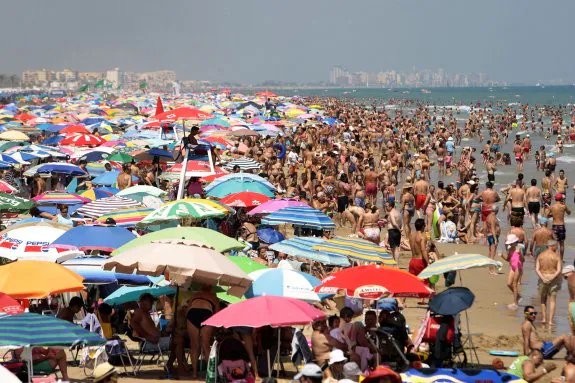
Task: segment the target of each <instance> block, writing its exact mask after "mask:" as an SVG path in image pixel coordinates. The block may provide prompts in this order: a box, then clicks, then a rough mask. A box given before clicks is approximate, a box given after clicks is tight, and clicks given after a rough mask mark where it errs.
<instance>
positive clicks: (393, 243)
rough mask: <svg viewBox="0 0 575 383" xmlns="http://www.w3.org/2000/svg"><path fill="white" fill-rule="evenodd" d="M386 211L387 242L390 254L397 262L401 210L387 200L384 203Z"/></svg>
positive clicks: (401, 223)
mask: <svg viewBox="0 0 575 383" xmlns="http://www.w3.org/2000/svg"><path fill="white" fill-rule="evenodd" d="M385 207H386V210H387V213H388V220H387V243H388V245H389V248H390V249H391V255H392V256H393V259H395V261H396V262H397V261H398V260H399V246H400V245H401V228H402V226H403V220H402V217H401V212H400V211H399V210H397V209H396V208H395V204H394V203H390V202H388V203H387V204H386V205H385Z"/></svg>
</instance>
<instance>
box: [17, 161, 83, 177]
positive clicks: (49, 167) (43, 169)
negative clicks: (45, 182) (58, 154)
mask: <svg viewBox="0 0 575 383" xmlns="http://www.w3.org/2000/svg"><path fill="white" fill-rule="evenodd" d="M37 173H42V174H66V175H69V176H87V175H88V173H87V172H85V171H84V170H82V168H80V167H79V166H76V165H73V164H67V163H65V162H48V163H45V164H40V165H36V166H32V167H31V168H30V169H28V170H26V171H25V172H24V175H25V176H26V177H32V176H34V175H35V174H37Z"/></svg>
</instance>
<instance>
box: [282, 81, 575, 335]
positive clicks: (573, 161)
mask: <svg viewBox="0 0 575 383" xmlns="http://www.w3.org/2000/svg"><path fill="white" fill-rule="evenodd" d="M277 93H278V94H279V95H284V96H294V95H299V96H308V97H309V96H316V97H317V96H319V97H337V98H340V99H344V100H349V102H354V103H363V104H366V105H369V106H371V105H372V104H374V103H375V105H376V106H377V107H378V108H383V107H385V108H386V109H395V108H397V107H398V106H397V104H398V103H399V102H398V100H418V101H421V102H424V103H425V104H427V105H429V107H430V108H429V110H430V111H433V110H435V113H436V114H438V115H442V114H444V113H446V112H448V111H452V112H453V114H454V116H455V118H456V120H457V122H458V125H460V126H463V125H464V124H465V121H466V120H467V118H468V115H469V114H468V113H469V110H470V107H471V106H474V107H476V106H481V107H489V108H491V109H492V110H493V112H494V113H497V111H498V110H501V109H502V108H507V107H512V108H515V109H516V111H517V117H518V120H519V121H521V118H522V116H521V114H520V113H521V110H520V109H519V108H520V106H521V105H524V104H529V105H530V106H532V107H537V108H542V107H544V106H551V105H553V106H556V107H558V106H566V107H565V109H564V113H563V118H564V121H566V122H568V121H569V120H570V115H569V113H571V110H572V107H571V106H572V105H573V100H574V97H575V85H574V86H521V87H492V88H428V89H421V88H420V89H379V88H358V89H349V88H345V89H334V88H329V89H301V90H298V89H294V90H283V91H281V92H280V91H278V92H277ZM434 107H436V108H435V109H434ZM413 108H414V106H412V107H410V106H407V107H405V106H404V107H402V110H403V111H404V112H405V113H410V112H412V111H413ZM543 122H544V127H545V128H547V127H548V126H549V125H550V123H551V121H550V119H549V118H547V117H544V118H543ZM527 128H528V130H529V134H530V136H531V137H530V138H531V140H532V144H533V148H534V150H535V148H539V147H540V146H541V145H544V146H545V148H546V151H547V152H550V151H556V147H555V141H556V138H557V137H556V136H552V137H551V139H550V140H546V139H545V138H544V137H543V136H542V135H540V134H538V133H535V134H534V133H533V132H531V131H530V130H531V129H530V125H529V124H528V125H527ZM517 133H519V132H517V131H515V132H512V133H511V135H510V140H509V142H508V143H507V144H506V145H504V146H503V152H506V153H510V154H512V141H513V140H512V138H513V136H514V134H517ZM484 136H485V137H487V132H484ZM483 144H484V143H481V142H479V141H478V140H477V139H476V138H472V139H470V138H464V139H463V140H462V146H471V147H473V148H476V149H477V150H476V153H477V154H476V157H477V160H478V161H477V163H478V175H479V177H480V179H481V182H482V183H483V182H485V181H487V176H486V172H485V170H484V169H483V168H482V165H481V154H480V152H481V150H482V146H483ZM459 149H460V148H459ZM511 158H512V165H510V166H498V170H497V172H496V173H495V176H496V185H495V188H496V189H497V190H500V189H502V188H504V187H506V186H508V185H509V184H510V183H511V182H512V181H514V180H515V179H516V178H517V171H516V168H515V161H514V157H513V155H511ZM560 169H563V170H565V173H566V176H567V178H568V179H569V180H570V185H575V142H574V143H568V144H566V145H564V149H563V153H561V154H557V172H558V171H559V170H560ZM523 173H524V175H525V181H526V184H530V181H531V179H532V178H535V179H536V180H537V182H538V184H540V182H541V179H542V177H543V172H541V171H537V170H536V169H535V162H534V160H533V155H531V159H530V160H527V161H525V163H524V170H523ZM431 177H432V179H431V182H432V183H433V184H437V181H439V180H442V181H444V182H445V183H446V184H447V183H449V182H455V175H454V176H452V177H446V176H439V175H438V174H437V173H433V172H432V174H431ZM567 204H568V206H569V207H570V208H571V210H573V213H572V215H571V216H570V217H566V220H565V221H566V229H567V240H566V248H565V258H564V263H565V264H575V262H574V260H575V192H574V189H573V188H570V189H569V191H568V192H567ZM499 220H500V225H501V228H502V233H503V235H502V238H504V235H505V233H506V232H507V231H508V229H509V225H508V220H507V218H506V213H503V212H501V209H500V213H499ZM524 228H525V230H526V232H527V235H528V236H529V237H530V236H531V233H532V227H531V222H530V220H529V218H528V216H526V219H525V224H524ZM503 242H504V240H501V242H500V243H503ZM498 251H500V252H503V251H505V249H504V248H503V245H500V248H499V249H498ZM534 263H535V262H534V260H533V259H531V258H528V259H527V260H526V262H525V269H524V277H523V279H522V294H523V296H524V299H523V300H522V302H521V303H522V305H526V304H532V305H534V306H535V307H537V309H538V310H539V304H540V302H539V299H538V296H537V277H536V274H535V267H534V266H535V265H534ZM504 270H508V268H505V269H504ZM486 273H487V272H486ZM500 277H506V276H503V275H502V276H500ZM486 278H488V276H487V275H486ZM568 297H569V295H568V291H567V286H566V283H564V284H563V288H562V290H561V291H559V293H558V295H557V315H556V318H555V321H556V323H555V326H553V327H552V328H549V329H548V331H549V333H548V335H547V336H548V337H552V336H555V335H557V334H562V333H567V332H569V331H570V330H569V323H568V320H567V302H568ZM509 301H510V302H511V293H510V292H509ZM494 310H498V311H501V313H502V314H503V315H511V316H513V317H515V319H516V320H517V323H518V334H519V324H520V323H521V322H522V320H523V315H522V309H520V310H518V311H514V312H511V311H509V310H507V309H506V307H505V305H500V306H498V308H494Z"/></svg>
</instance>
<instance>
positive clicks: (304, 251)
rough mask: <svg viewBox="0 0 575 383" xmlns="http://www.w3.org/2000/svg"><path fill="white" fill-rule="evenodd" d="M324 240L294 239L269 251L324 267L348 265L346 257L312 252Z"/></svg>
mask: <svg viewBox="0 0 575 383" xmlns="http://www.w3.org/2000/svg"><path fill="white" fill-rule="evenodd" d="M323 242H324V240H323V239H321V238H315V237H294V238H290V239H285V240H283V241H281V242H278V243H274V244H273V245H271V246H270V249H272V250H274V251H277V252H280V253H284V254H287V255H291V256H293V257H297V258H303V259H309V260H310V261H315V262H319V263H323V264H324V265H333V266H344V267H347V266H349V265H350V263H349V260H348V259H347V257H344V256H342V255H340V254H330V253H326V252H325V251H318V250H314V249H313V247H314V246H316V245H318V244H320V243H323Z"/></svg>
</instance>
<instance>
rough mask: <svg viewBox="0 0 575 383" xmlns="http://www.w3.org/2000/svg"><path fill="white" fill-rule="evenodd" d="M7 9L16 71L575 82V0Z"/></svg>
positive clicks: (158, 3)
mask: <svg viewBox="0 0 575 383" xmlns="http://www.w3.org/2000/svg"><path fill="white" fill-rule="evenodd" d="M2 14H3V17H2V22H1V24H0V25H1V26H0V28H1V30H2V31H3V32H4V36H3V37H2V38H1V39H0V52H2V55H1V56H0V73H6V74H12V73H20V72H22V71H23V70H26V69H42V68H47V69H54V70H56V69H63V68H71V69H75V70H80V71H92V70H93V71H103V70H106V69H112V68H115V67H119V68H120V69H121V70H125V71H136V72H141V71H153V70H160V69H171V70H175V71H176V72H177V77H178V79H179V80H210V81H218V82H221V81H234V82H241V83H257V82H261V81H265V80H276V81H289V82H314V81H327V80H328V79H329V70H330V69H331V68H332V67H333V66H334V65H342V66H344V67H346V68H347V69H348V70H350V71H352V72H353V71H380V70H392V69H394V70H400V71H408V70H411V69H412V68H413V67H416V68H418V69H424V68H428V69H432V70H436V69H438V68H443V69H445V70H446V71H447V72H450V73H455V72H458V73H471V72H484V73H487V74H488V75H489V77H490V78H492V79H495V80H500V81H508V82H514V83H517V82H522V83H535V82H544V81H546V80H553V79H559V78H562V79H563V80H565V81H567V82H572V81H575V65H573V63H574V61H575V50H574V49H571V45H572V42H571V40H572V36H573V22H572V15H574V14H575V1H573V0H554V1H552V2H548V1H541V0H480V1H477V0H475V1H468V0H355V1H350V0H308V1H303V0H290V1H281V0H265V1H264V0H261V1H260V0H241V1H237V0H229V1H228V0H205V1H196V0H98V1H82V0H80V1H79V0H52V1H46V0H18V1H6V2H3V3H2Z"/></svg>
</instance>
